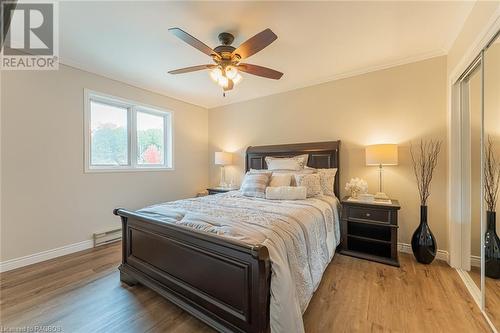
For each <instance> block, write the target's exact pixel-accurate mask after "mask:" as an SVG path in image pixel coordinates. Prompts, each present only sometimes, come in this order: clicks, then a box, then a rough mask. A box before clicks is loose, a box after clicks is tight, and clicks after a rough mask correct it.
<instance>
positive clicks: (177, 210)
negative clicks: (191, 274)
mask: <svg viewBox="0 0 500 333" xmlns="http://www.w3.org/2000/svg"><path fill="white" fill-rule="evenodd" d="M139 212H140V213H144V214H147V215H151V216H153V217H155V218H158V219H161V220H164V221H169V222H173V223H177V224H180V225H184V226H188V227H192V228H195V229H198V230H203V231H206V232H213V233H216V234H218V235H221V236H224V237H231V238H235V239H239V240H241V241H243V242H246V243H250V244H263V245H265V246H266V247H267V248H268V250H269V255H270V259H271V263H272V265H271V270H272V277H271V304H270V307H271V311H270V312H271V313H270V315H271V331H272V332H273V333H279V332H287V333H288V332H290V333H293V332H304V325H303V322H302V314H303V313H304V311H305V310H306V308H307V305H308V304H309V301H310V300H311V297H312V295H313V293H314V291H315V290H316V288H317V287H318V285H319V283H320V280H321V277H322V275H323V272H324V270H325V269H326V267H327V265H328V264H329V263H330V261H331V259H332V258H333V254H334V252H335V248H336V247H337V245H338V243H339V241H340V230H339V214H338V200H337V198H335V197H330V196H318V197H315V198H309V199H306V200H293V201H292V200H279V201H278V200H266V199H257V198H249V197H245V196H243V195H242V194H241V193H240V192H238V191H234V192H229V193H225V194H217V195H209V196H206V197H201V198H194V199H187V200H180V201H173V202H167V203H163V204H159V205H155V206H151V207H147V208H144V209H141V210H139Z"/></svg>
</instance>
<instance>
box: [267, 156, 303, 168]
mask: <svg viewBox="0 0 500 333" xmlns="http://www.w3.org/2000/svg"><path fill="white" fill-rule="evenodd" d="M308 159H309V155H308V154H304V155H298V156H293V157H272V156H266V158H265V160H266V164H267V169H268V170H301V169H304V166H306V165H307V160H308Z"/></svg>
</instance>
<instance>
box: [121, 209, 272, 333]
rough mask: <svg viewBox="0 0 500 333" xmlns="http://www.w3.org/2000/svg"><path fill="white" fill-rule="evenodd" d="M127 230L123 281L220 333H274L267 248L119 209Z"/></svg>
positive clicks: (124, 239)
mask: <svg viewBox="0 0 500 333" xmlns="http://www.w3.org/2000/svg"><path fill="white" fill-rule="evenodd" d="M113 213H114V214H115V215H118V216H120V217H121V220H122V224H123V259H122V264H121V266H120V268H119V269H120V277H121V280H122V281H123V282H125V283H127V284H129V285H133V284H135V283H141V284H143V285H145V286H147V287H149V288H151V289H152V290H154V291H156V292H158V293H159V294H160V295H162V296H163V297H165V298H167V299H168V300H170V301H171V302H173V303H175V304H177V305H178V306H179V307H181V308H183V309H184V310H186V311H187V312H189V313H191V314H192V315H193V316H195V317H197V318H199V319H200V320H202V321H204V322H205V323H207V324H208V325H210V326H212V327H213V328H215V329H216V330H218V331H221V332H269V331H270V327H269V300H270V282H271V263H270V260H269V253H268V250H267V248H266V247H265V246H250V245H247V244H244V243H241V242H237V241H234V240H231V239H227V238H223V237H220V236H217V235H211V234H207V233H203V232H199V231H196V230H193V229H190V228H186V227H183V226H178V225H174V224H171V223H166V222H162V221H159V220H155V219H153V218H150V217H147V216H144V215H141V214H138V213H135V212H131V211H127V210H124V209H115V210H114V212H113Z"/></svg>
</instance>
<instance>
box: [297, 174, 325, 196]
mask: <svg viewBox="0 0 500 333" xmlns="http://www.w3.org/2000/svg"><path fill="white" fill-rule="evenodd" d="M295 182H296V183H297V186H304V187H305V188H306V196H307V197H308V198H310V197H314V196H316V195H318V194H321V182H320V178H319V174H317V173H312V174H298V175H295Z"/></svg>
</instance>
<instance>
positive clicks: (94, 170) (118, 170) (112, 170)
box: [84, 167, 175, 173]
mask: <svg viewBox="0 0 500 333" xmlns="http://www.w3.org/2000/svg"><path fill="white" fill-rule="evenodd" d="M174 170H175V169H174V168H173V167H172V168H167V167H143V168H85V171H84V173H115V172H116V173H121V172H151V171H153V172H155V171H156V172H158V171H174Z"/></svg>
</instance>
